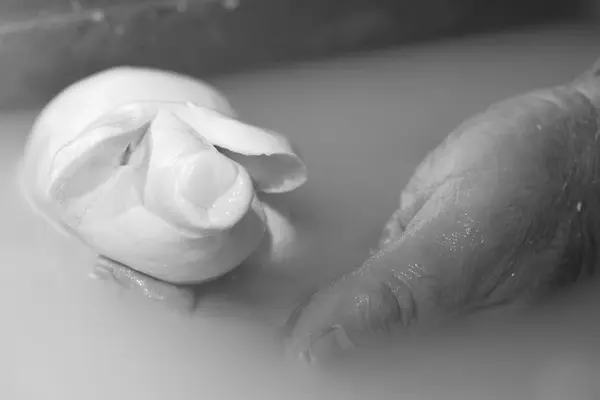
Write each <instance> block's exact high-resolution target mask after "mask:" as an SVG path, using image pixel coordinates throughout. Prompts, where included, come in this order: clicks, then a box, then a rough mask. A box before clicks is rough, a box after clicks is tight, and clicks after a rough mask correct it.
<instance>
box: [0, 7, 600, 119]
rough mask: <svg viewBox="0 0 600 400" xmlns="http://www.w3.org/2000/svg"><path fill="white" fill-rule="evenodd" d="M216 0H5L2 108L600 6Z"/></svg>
mask: <svg viewBox="0 0 600 400" xmlns="http://www.w3.org/2000/svg"><path fill="white" fill-rule="evenodd" d="M180 1H183V0H180ZM206 1H207V4H204V5H198V4H197V3H194V0H188V2H187V7H186V8H185V10H184V9H182V8H180V9H179V10H177V8H176V7H175V6H174V4H176V2H168V1H167V2H165V4H164V6H158V7H146V9H145V10H144V11H139V10H138V11H136V12H133V11H132V10H134V9H135V7H136V6H139V5H144V4H146V5H148V4H150V3H149V2H148V1H146V2H145V3H144V2H142V1H140V0H87V1H83V0H81V1H79V2H77V3H73V2H72V1H70V0H4V1H3V2H0V88H2V95H1V96H0V108H2V109H19V108H25V107H31V106H37V105H39V104H40V103H42V102H46V101H48V100H49V99H50V98H51V97H52V96H53V95H55V94H56V92H57V91H59V90H60V89H62V88H63V87H64V86H66V85H68V84H69V83H71V82H73V81H75V80H77V79H80V78H82V77H84V76H86V75H88V74H90V73H93V72H96V71H99V70H102V69H104V68H107V67H110V66H115V65H144V66H153V67H159V68H165V69H172V70H176V71H180V72H184V73H188V74H191V75H194V76H199V77H202V78H208V77H211V76H214V75H218V74H227V73H233V72H240V71H244V70H250V69H256V68H262V67H269V66H274V65H280V64H282V63H288V62H293V61H298V60H311V59H316V58H319V57H323V56H331V55H337V54H344V53H347V52H353V51H360V50H365V49H368V50H373V49H381V48H385V47H388V46H392V45H401V44H406V43H411V42H415V41H419V40H430V39H434V38H439V37H448V36H457V35H464V34H467V33H475V32H488V31H493V30H498V29H505V28H510V27H515V26H520V25H525V24H539V23H547V22H553V21H565V20H568V19H574V18H577V17H581V16H582V15H583V14H585V13H586V12H587V10H588V9H589V2H590V1H594V0H576V1H569V0H556V1H551V0H418V1H415V0H240V4H239V6H238V7H237V8H235V9H228V8H226V7H224V6H223V4H222V3H221V2H217V0H212V1H210V0H206ZM157 3H160V2H157ZM74 4H75V6H77V7H74ZM124 4H125V5H131V6H132V8H131V9H130V10H129V11H127V10H125V9H117V12H115V13H113V14H112V15H111V14H110V13H108V12H107V13H106V15H105V18H103V19H101V20H100V19H98V21H95V22H94V21H89V20H88V21H80V22H75V21H71V22H68V23H65V24H59V25H56V26H53V27H46V28H44V27H39V28H37V29H27V30H22V31H19V29H16V30H15V29H13V28H14V27H17V28H18V27H22V22H23V21H30V20H32V19H33V18H34V17H35V18H41V17H44V16H46V17H47V16H52V15H69V14H73V13H75V11H82V10H83V11H85V10H86V9H90V8H92V7H103V8H107V7H110V6H114V5H119V6H123V5H124ZM177 4H178V5H185V4H183V3H177ZM40 5H42V6H43V7H44V8H43V9H42V11H43V12H42V13H40ZM107 9H108V10H109V8H107ZM57 13H62V14H57ZM19 24H21V25H19ZM3 27H4V28H5V29H4V30H3Z"/></svg>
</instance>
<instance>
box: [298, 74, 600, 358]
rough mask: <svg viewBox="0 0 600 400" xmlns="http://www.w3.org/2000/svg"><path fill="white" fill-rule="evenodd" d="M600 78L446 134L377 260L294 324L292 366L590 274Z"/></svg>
mask: <svg viewBox="0 0 600 400" xmlns="http://www.w3.org/2000/svg"><path fill="white" fill-rule="evenodd" d="M599 70H600V63H597V64H596V65H595V66H594V67H593V68H591V69H590V70H589V71H587V72H586V73H584V74H582V75H581V76H580V77H578V78H577V79H575V80H574V81H573V82H571V83H569V84H567V85H561V86H557V87H554V88H549V89H543V90H537V91H534V92H531V93H527V94H525V95H522V96H517V97H514V98H511V99H508V100H505V101H502V102H499V103H497V104H495V105H493V106H492V107H490V108H489V109H488V110H487V111H485V112H483V113H481V114H479V115H476V116H475V117H473V118H471V119H469V120H467V121H466V122H464V123H463V124H461V126H459V127H458V128H457V129H456V130H455V131H453V132H452V133H450V135H449V136H448V137H447V138H446V139H445V141H444V142H443V143H441V144H440V145H439V146H438V147H437V148H436V149H435V150H433V151H432V152H431V153H430V154H429V155H428V156H427V157H426V158H425V159H424V160H423V162H422V163H421V164H420V166H419V167H418V168H417V169H416V172H415V174H414V175H413V177H412V179H411V180H410V182H409V183H408V185H407V186H406V187H405V189H404V190H403V191H402V193H401V196H400V204H399V208H398V210H397V211H396V212H395V213H394V214H393V216H392V217H391V218H390V220H389V222H388V223H387V224H386V226H385V228H384V232H383V235H382V238H381V241H380V247H379V249H378V250H377V251H375V252H374V254H373V255H372V256H371V257H369V258H368V259H367V260H366V261H365V262H364V263H363V264H362V265H361V266H360V267H359V268H356V269H355V270H354V271H352V272H350V273H348V274H346V275H344V276H342V277H341V278H340V279H338V280H336V281H335V282H333V283H331V284H330V285H328V286H326V287H324V288H321V289H320V290H318V291H317V292H316V293H315V294H314V295H313V296H312V297H311V298H310V299H309V300H308V301H307V302H306V303H304V304H303V305H301V306H300V307H298V309H297V310H296V311H295V312H294V314H293V315H292V317H291V318H290V321H289V324H288V325H289V329H290V334H289V336H290V337H289V352H290V354H291V355H292V356H293V357H299V358H300V359H302V360H304V361H306V362H309V363H312V362H320V361H323V360H327V359H330V358H332V357H335V356H339V355H342V354H344V353H345V352H346V351H347V350H350V349H352V348H355V347H362V346H367V345H369V344H371V343H373V342H377V341H379V340H383V339H386V338H392V337H394V338H402V337H404V336H409V335H417V334H420V333H423V332H426V331H428V330H431V329H433V328H435V327H439V326H441V325H443V324H444V323H446V322H449V321H452V320H454V319H456V318H459V317H462V316H465V315H468V314H471V313H474V312H476V311H478V310H485V309H489V308H491V307H495V306H499V305H504V304H508V303H513V302H516V301H518V300H522V301H525V302H526V301H527V300H533V299H540V298H541V297H543V296H544V295H549V294H551V293H553V291H554V290H557V289H559V288H561V287H563V286H565V285H568V284H570V283H573V282H575V281H577V280H579V279H584V278H586V277H588V276H590V275H591V274H592V273H593V269H594V267H595V263H596V261H597V252H598V249H597V246H596V243H597V241H598V233H599V227H600V226H599V224H600V220H599V219H598V213H599V212H600V210H599V209H598V207H597V204H598V202H597V195H598V194H597V193H598V182H599V180H598V178H599V176H600V175H599V174H600V169H599V168H600V167H599V166H598V165H599V164H598V160H597V158H598V132H599V126H600V125H599V122H598V121H599V120H600V113H599V112H598V109H599V107H600V80H599V79H598V71H599Z"/></svg>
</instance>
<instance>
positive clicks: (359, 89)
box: [0, 29, 600, 400]
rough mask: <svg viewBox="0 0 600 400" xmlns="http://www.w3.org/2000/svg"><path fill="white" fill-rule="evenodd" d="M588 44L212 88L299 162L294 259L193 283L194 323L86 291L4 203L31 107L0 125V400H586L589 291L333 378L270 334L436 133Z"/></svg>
mask: <svg viewBox="0 0 600 400" xmlns="http://www.w3.org/2000/svg"><path fill="white" fill-rule="evenodd" d="M595 37H596V36H595V32H593V31H590V30H584V29H554V30H551V31H543V32H542V31H540V32H533V33H528V34H514V35H507V36H502V37H493V38H483V39H471V40H468V41H465V42H461V43H453V44H447V45H437V46H432V47H421V48H414V49H403V50H397V51H391V52H387V53H384V54H379V55H372V56H369V57H363V58H356V59H345V60H338V61H335V62H330V63H327V64H320V65H307V66H303V67H299V68H296V69H293V70H285V71H271V72H266V73H262V74H254V75H251V76H239V77H233V78H229V79H227V80H224V81H221V82H216V85H217V87H219V88H220V89H221V90H223V91H224V93H225V94H226V95H227V96H228V97H229V98H230V99H231V101H232V103H233V104H234V106H235V107H236V109H238V110H239V111H240V113H241V114H242V115H243V116H244V117H245V118H246V119H248V120H249V122H251V123H256V124H258V125H260V126H265V127H270V128H273V129H275V130H277V131H281V132H284V133H285V134H287V135H289V136H290V137H291V138H292V140H293V141H294V142H295V143H297V144H298V146H299V147H300V148H301V149H302V153H303V156H304V158H305V160H306V162H307V165H308V166H309V168H310V170H309V173H310V178H309V182H308V184H307V185H306V186H305V187H303V188H302V189H300V190H299V191H298V192H297V193H293V194H290V195H289V196H287V195H286V196H287V197H286V198H281V200H282V201H289V202H291V203H292V204H293V205H294V206H295V210H294V211H295V217H296V219H297V220H298V222H299V224H300V228H301V231H302V232H304V238H305V241H304V244H303V246H304V247H303V250H304V251H305V253H304V254H305V256H304V257H303V259H302V260H301V262H298V263H294V264H293V265H289V266H288V268H285V269H281V270H277V271H267V270H249V269H248V270H245V271H244V270H240V271H239V273H238V274H234V275H233V276H231V277H228V279H229V282H227V284H226V285H224V284H223V283H222V282H217V283H215V284H214V285H211V286H208V287H206V288H205V289H204V291H205V293H204V295H203V297H202V298H201V299H200V301H201V304H202V305H203V307H201V310H200V311H199V312H198V313H197V314H196V315H194V317H193V318H189V317H186V316H182V315H176V314H172V313H170V312H169V311H168V310H166V309H164V308H161V307H158V306H157V305H156V304H154V303H148V302H146V301H144V299H141V298H137V297H136V296H133V295H131V294H129V293H124V292H121V291H119V289H117V288H115V287H107V286H105V285H103V284H102V283H100V282H96V281H93V280H90V279H87V277H86V275H87V273H88V271H89V268H90V263H91V261H92V259H93V255H92V254H91V253H90V252H88V251H87V250H86V249H85V248H83V247H82V246H81V245H80V244H79V243H78V242H76V241H75V240H72V239H70V238H66V237H61V236H59V235H57V234H56V233H54V231H52V228H50V227H49V226H47V225H46V224H45V223H44V222H43V221H41V220H39V219H37V218H36V217H34V216H33V215H32V214H31V213H30V212H29V211H28V210H27V208H26V206H25V205H24V204H22V203H21V201H20V199H19V197H18V195H17V193H16V191H15V186H14V184H13V179H12V176H13V173H14V165H15V163H16V161H17V159H18V157H19V155H20V152H21V149H22V145H23V144H24V140H25V133H26V130H27V128H28V124H29V123H30V122H31V121H32V118H33V116H34V115H35V112H25V113H15V114H11V115H3V116H2V117H1V119H0V127H2V136H1V139H0V140H2V146H0V156H1V158H0V159H1V160H2V163H3V164H2V166H3V168H2V171H1V172H0V174H2V175H1V179H2V180H3V182H5V186H6V187H8V190H7V191H6V193H5V195H4V196H3V199H2V206H3V207H2V208H1V210H0V212H1V213H2V214H1V215H2V221H3V223H4V224H3V227H2V229H0V240H1V241H2V242H0V243H3V245H2V246H0V254H1V255H2V262H3V263H4V269H3V271H4V276H3V278H2V280H0V296H1V298H2V302H1V303H0V307H1V312H2V316H3V317H4V324H3V329H2V330H1V331H0V332H1V333H0V339H2V341H1V342H0V343H1V344H0V354H2V362H0V397H1V398H7V399H8V398H10V399H21V398H23V399H38V398H44V399H96V398H97V399H106V398H119V399H163V398H175V399H193V398H209V399H221V398H223V399H229V398H260V399H280V398H291V399H294V398H298V399H305V398H322V399H330V398H347V399H362V398H365V397H371V398H386V397H389V398H401V399H434V400H435V399H442V398H444V399H488V398H489V399H496V398H497V399H506V398H533V399H538V398H539V399H564V398H574V399H588V398H589V399H593V398H598V396H597V395H596V396H595V395H594V394H597V393H600V387H598V382H597V381H598V379H597V378H598V377H600V361H598V360H599V356H600V349H599V348H598V346H597V345H596V344H597V339H598V337H600V326H599V324H598V323H597V314H598V304H600V294H599V293H595V292H597V285H596V284H595V283H594V282H592V283H587V284H581V285H579V286H578V287H577V288H574V289H576V290H571V291H568V292H566V293H562V294H560V295H558V294H557V296H556V297H555V298H554V299H553V300H552V301H551V302H549V303H547V304H543V305H540V306H539V307H538V308H536V309H535V310H531V309H514V310H512V309H498V310H495V311H490V312H489V313H487V314H485V315H478V316H476V317H473V318H471V319H469V320H466V321H461V322H458V323H457V325H456V326H452V327H449V328H448V329H447V330H444V331H443V332H437V333H436V334H433V335H431V336H428V337H425V338H421V339H419V340H414V339H413V340H411V341H410V342H407V341H406V340H399V342H400V343H398V344H395V345H393V346H391V347H389V346H388V347H386V348H385V349H381V350H377V349H375V350H374V351H372V352H369V353H368V354H366V353H363V354H356V355H354V356H353V358H352V359H349V360H348V362H347V363H346V364H345V365H344V366H343V367H342V368H341V369H340V370H336V371H335V372H333V371H304V370H294V369H291V368H287V367H284V365H283V364H282V362H283V361H282V360H281V357H280V350H281V347H280V342H279V339H278V336H277V334H278V330H277V329H276V328H278V327H279V326H280V325H281V323H282V322H283V320H284V319H285V317H286V316H287V314H288V313H289V312H290V310H291V309H292V307H293V305H294V304H295V303H296V302H297V301H298V300H300V299H301V298H302V297H303V296H304V295H305V294H306V293H307V292H308V291H310V290H312V288H313V287H314V286H315V285H318V284H323V283H325V282H327V281H329V280H330V279H332V278H333V277H335V276H336V275H338V274H339V273H341V272H343V271H345V270H348V269H350V268H353V267H355V266H357V265H358V264H359V263H360V262H361V261H362V260H364V258H365V257H366V256H367V254H368V252H369V248H370V246H373V245H375V241H376V239H377V235H378V234H379V232H380V229H381V227H382V225H383V223H384V222H385V220H386V219H387V217H388V216H389V215H390V213H391V212H392V210H394V208H395V207H396V204H397V196H398V194H399V191H400V189H401V187H402V186H403V185H404V184H406V182H407V180H408V178H409V177H410V175H411V174H412V171H413V168H414V167H415V166H416V164H417V163H418V162H419V161H420V160H421V159H422V157H423V156H424V155H425V154H426V152H427V151H428V150H429V149H431V148H432V147H433V146H435V145H436V144H437V143H438V142H439V141H440V140H441V139H442V138H443V137H444V136H445V135H446V134H447V133H448V131H449V130H450V129H453V128H454V127H455V126H457V125H458V123H459V122H460V121H461V120H462V119H463V118H465V117H467V116H469V115H471V114H473V113H474V112H476V111H479V110H480V109H481V108H482V107H483V106H484V105H487V104H489V103H492V102H494V101H496V100H499V99H501V98H504V97H507V96H510V95H512V94H515V93H520V92H523V91H526V90H528V89H532V88H535V87H540V86H545V85H549V84H553V83H556V82H561V81H565V80H567V79H568V78H569V77H571V76H572V75H573V74H575V73H577V72H579V71H580V70H582V69H583V68H584V67H586V66H587V65H588V64H590V63H591V62H592V61H593V60H595V59H596V58H597V56H598V54H600V46H598V45H597V44H596V43H594V42H595ZM223 286H226V288H227V290H221V289H222V288H223ZM595 289H596V290H595ZM513 311H514V312H513ZM594 390H595V391H596V392H595V393H594Z"/></svg>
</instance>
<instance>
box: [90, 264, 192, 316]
mask: <svg viewBox="0 0 600 400" xmlns="http://www.w3.org/2000/svg"><path fill="white" fill-rule="evenodd" d="M92 277H94V278H97V279H101V280H104V281H108V282H111V283H116V284H117V285H118V286H120V287H122V288H124V289H126V290H131V291H133V292H136V293H139V294H141V295H142V296H144V297H146V298H148V299H151V300H154V301H158V302H161V303H163V304H165V305H167V307H169V308H171V309H173V310H176V311H178V312H182V313H185V314H189V313H192V312H193V311H194V309H195V308H196V296H195V294H194V291H193V290H192V289H191V288H187V287H182V286H178V285H174V284H171V283H168V282H164V281H161V280H158V279H155V278H152V277H150V276H148V275H146V274H143V273H141V272H137V271H135V270H133V269H131V268H129V267H127V266H125V265H123V264H120V263H118V262H116V261H113V260H110V259H108V258H106V257H103V256H99V257H98V259H97V261H96V264H95V265H94V270H93V272H92Z"/></svg>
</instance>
